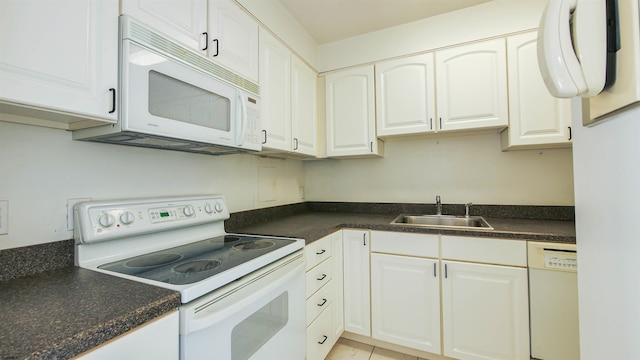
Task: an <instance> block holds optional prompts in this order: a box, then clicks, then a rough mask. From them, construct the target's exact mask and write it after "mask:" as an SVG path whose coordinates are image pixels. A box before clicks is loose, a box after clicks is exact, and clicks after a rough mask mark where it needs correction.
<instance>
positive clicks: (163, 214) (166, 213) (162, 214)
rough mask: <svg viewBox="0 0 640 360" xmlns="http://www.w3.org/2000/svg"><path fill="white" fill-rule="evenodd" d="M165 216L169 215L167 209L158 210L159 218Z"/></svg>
mask: <svg viewBox="0 0 640 360" xmlns="http://www.w3.org/2000/svg"><path fill="white" fill-rule="evenodd" d="M167 216H169V212H168V211H163V212H160V217H161V218H163V217H167Z"/></svg>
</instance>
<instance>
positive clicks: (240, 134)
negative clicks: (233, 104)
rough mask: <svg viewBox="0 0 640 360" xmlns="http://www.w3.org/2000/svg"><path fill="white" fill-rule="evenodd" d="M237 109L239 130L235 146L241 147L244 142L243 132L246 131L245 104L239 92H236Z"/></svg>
mask: <svg viewBox="0 0 640 360" xmlns="http://www.w3.org/2000/svg"><path fill="white" fill-rule="evenodd" d="M236 98H237V101H238V107H239V110H240V124H239V125H240V129H238V131H237V132H236V145H242V143H243V142H244V135H245V131H246V130H247V104H246V103H245V102H244V97H243V96H242V93H241V92H240V91H237V92H236Z"/></svg>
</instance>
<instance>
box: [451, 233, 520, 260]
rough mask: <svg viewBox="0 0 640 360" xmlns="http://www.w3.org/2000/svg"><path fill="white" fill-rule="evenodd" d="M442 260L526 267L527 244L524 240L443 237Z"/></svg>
mask: <svg viewBox="0 0 640 360" xmlns="http://www.w3.org/2000/svg"><path fill="white" fill-rule="evenodd" d="M442 258H443V259H447V260H462V261H473V262H482V263H488V264H499V265H510V266H522V267H526V266H527V242H526V241H522V240H505V239H489V238H475V237H464V236H442Z"/></svg>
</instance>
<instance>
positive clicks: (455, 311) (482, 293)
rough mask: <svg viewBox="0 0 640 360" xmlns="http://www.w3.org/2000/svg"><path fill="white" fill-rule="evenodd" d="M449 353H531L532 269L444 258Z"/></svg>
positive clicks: (475, 356) (508, 358)
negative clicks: (530, 272)
mask: <svg viewBox="0 0 640 360" xmlns="http://www.w3.org/2000/svg"><path fill="white" fill-rule="evenodd" d="M442 266H443V267H444V269H443V272H444V278H443V279H442V318H443V338H444V349H443V350H444V351H443V352H444V355H445V356H450V357H453V358H456V359H463V360H464V359H470V360H480V359H504V360H528V359H529V321H528V319H529V301H528V285H527V270H526V269H524V268H512V267H506V266H494V265H484V264H470V263H460V262H453V261H443V262H442Z"/></svg>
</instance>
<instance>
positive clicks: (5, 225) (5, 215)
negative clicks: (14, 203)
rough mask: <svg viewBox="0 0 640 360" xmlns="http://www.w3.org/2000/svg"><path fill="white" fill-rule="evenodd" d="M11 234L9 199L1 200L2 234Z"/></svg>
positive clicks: (0, 232) (0, 227) (0, 224)
mask: <svg viewBox="0 0 640 360" xmlns="http://www.w3.org/2000/svg"><path fill="white" fill-rule="evenodd" d="M8 234H9V200H0V235H8Z"/></svg>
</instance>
